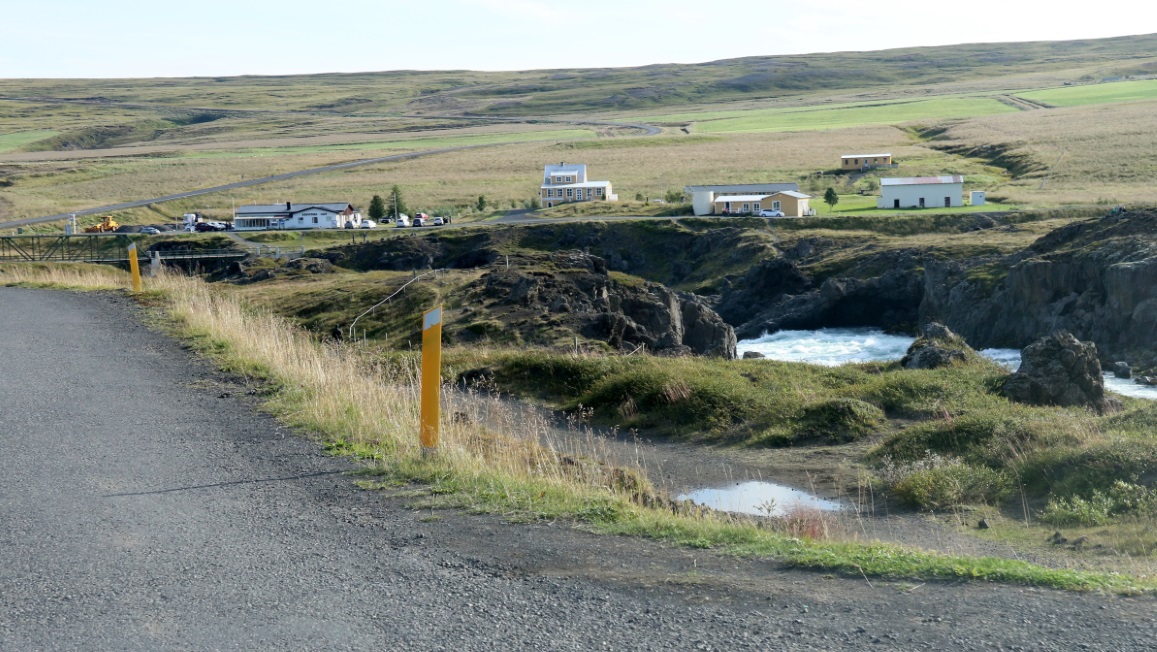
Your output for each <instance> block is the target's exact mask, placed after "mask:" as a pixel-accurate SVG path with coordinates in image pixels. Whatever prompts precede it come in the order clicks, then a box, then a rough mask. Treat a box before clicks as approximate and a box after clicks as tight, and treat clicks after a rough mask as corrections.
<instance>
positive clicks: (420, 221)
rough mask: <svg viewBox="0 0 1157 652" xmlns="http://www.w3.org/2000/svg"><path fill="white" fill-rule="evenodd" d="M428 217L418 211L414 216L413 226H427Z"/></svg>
mask: <svg viewBox="0 0 1157 652" xmlns="http://www.w3.org/2000/svg"><path fill="white" fill-rule="evenodd" d="M427 219H428V218H425V217H422V214H421V213H418V214H417V215H415V216H414V219H413V222H412V223H411V226H426V220H427Z"/></svg>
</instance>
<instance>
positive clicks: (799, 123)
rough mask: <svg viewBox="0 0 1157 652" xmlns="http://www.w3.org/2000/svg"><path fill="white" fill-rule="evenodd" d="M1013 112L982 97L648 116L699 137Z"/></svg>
mask: <svg viewBox="0 0 1157 652" xmlns="http://www.w3.org/2000/svg"><path fill="white" fill-rule="evenodd" d="M1015 111H1016V109H1014V108H1012V107H1010V106H1007V105H1005V104H1001V103H1000V102H998V101H996V100H995V99H992V98H987V97H942V98H935V99H928V100H913V101H903V102H880V103H857V104H839V105H828V106H810V107H793V108H781V109H752V110H747V111H712V112H705V113H679V114H669V115H658V116H651V117H649V118H647V119H649V120H653V121H655V122H693V123H695V130H696V131H697V132H702V133H728V132H758V131H815V130H825V129H841V128H845V127H860V126H866V125H889V124H900V123H903V122H913V121H918V120H926V121H933V120H946V119H953V118H972V117H977V116H983V115H993V114H997V113H1012V112H1015Z"/></svg>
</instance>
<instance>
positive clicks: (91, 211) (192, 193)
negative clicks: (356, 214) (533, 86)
mask: <svg viewBox="0 0 1157 652" xmlns="http://www.w3.org/2000/svg"><path fill="white" fill-rule="evenodd" d="M410 117H416V116H410ZM420 117H425V118H431V119H439V120H443V119H458V118H461V119H463V120H479V119H482V120H495V121H501V122H529V123H533V122H549V123H557V124H575V125H592V126H614V127H624V128H629V129H641V130H642V131H643V135H645V136H654V135H656V134H658V133H660V132H661V131H662V130H661V129H659V128H658V127H654V126H651V125H646V124H634V123H620V122H599V121H583V120H554V119H545V118H544V119H538V118H531V119H527V118H476V117H464V116H420ZM505 144H509V143H494V144H486V145H460V146H458V147H443V148H441V149H427V150H421V151H417V152H407V153H405V154H393V155H391V156H381V157H378V158H368V159H361V160H358V161H348V162H346V163H337V164H335V165H325V166H322V167H318V168H309V169H307V170H298V171H296V172H286V173H284V174H275V175H273V176H270V177H261V178H258V179H247V180H245V181H238V182H236V183H227V184H225V185H221V186H213V187H211V188H200V189H198V190H189V191H186V192H179V193H174V194H171V195H164V196H162V197H150V198H148V199H138V200H135V201H128V202H122V203H119V204H108V205H106V206H95V207H93V208H85V209H81V210H78V211H69V212H67V213H56V214H55V215H44V216H42V217H30V218H27V219H23V220H13V221H10V222H0V229H11V228H16V227H19V226H30V225H32V224H41V223H44V222H58V221H61V220H66V219H68V218H69V216H71V215H76V216H78V217H79V216H83V215H95V214H101V213H111V212H113V211H121V210H126V209H129V208H138V207H141V206H148V205H149V204H160V203H163V202H168V201H173V200H176V199H188V198H189V197H196V196H198V195H209V194H213V193H217V192H223V191H226V190H235V189H237V188H248V187H250V186H259V185H262V184H266V183H271V182H274V181H284V180H286V179H293V178H296V177H304V176H308V175H312V174H324V173H326V172H336V171H338V170H346V169H349V168H354V167H362V166H366V165H377V164H380V163H389V162H392V161H406V160H409V159H415V158H420V157H423V156H433V155H435V154H445V153H448V152H457V151H462V150H466V149H474V148H478V147H498V146H500V145H505Z"/></svg>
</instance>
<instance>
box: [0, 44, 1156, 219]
mask: <svg viewBox="0 0 1157 652" xmlns="http://www.w3.org/2000/svg"><path fill="white" fill-rule="evenodd" d="M1153 40H1154V39H1153V37H1135V38H1128V39H1112V40H1107V41H1091V42H1089V43H1047V44H1046V43H1036V44H1018V45H1008V46H1004V45H1001V46H992V45H988V46H954V47H951V48H932V49H911V50H899V51H886V52H879V53H845V54H834V55H814V56H807V57H779V58H775V57H771V58H752V59H744V60H737V61H734V62H726V63H716V64H712V65H709V66H708V65H704V66H652V67H648V68H641V69H624V70H603V71H532V72H524V73H469V72H452V73H451V72H447V73H373V74H368V73H367V74H361V75H341V76H335V77H327V76H324V75H318V76H302V77H286V78H261V77H252V78H237V79H231V78H221V79H189V80H161V81H158V82H155V83H148V84H142V83H140V82H138V81H134V80H111V81H109V80H102V81H101V82H99V83H97V82H93V81H86V80H0V97H5V98H8V99H0V221H5V220H9V219H17V218H25V217H34V216H38V215H45V214H51V213H60V212H68V211H70V210H81V209H84V208H89V207H92V206H96V205H101V204H110V203H116V202H121V201H128V200H132V199H139V198H142V197H149V196H159V195H164V194H169V193H172V192H175V191H178V190H185V189H196V188H203V187H207V186H211V185H217V184H224V183H229V182H233V181H239V180H244V179H251V178H254V177H259V176H268V175H273V174H279V173H283V172H288V171H291V170H296V169H304V168H310V167H316V166H320V165H325V164H329V163H336V162H342V161H348V160H352V159H357V158H369V157H373V156H375V155H383V154H391V153H396V152H401V151H406V150H409V149H420V148H438V147H446V146H454V145H478V144H485V145H489V146H491V147H488V148H482V149H478V150H472V151H466V152H457V153H453V154H447V155H445V156H439V157H437V158H432V159H424V160H419V161H408V162H405V163H399V164H390V165H382V166H377V167H374V168H361V169H354V170H348V171H344V172H341V173H335V174H328V175H322V176H317V177H308V178H303V179H300V180H294V181H285V182H279V183H275V184H267V185H263V186H260V187H255V188H250V189H245V190H240V191H237V192H231V193H228V195H227V196H226V195H224V194H222V195H218V196H204V197H199V198H196V199H193V200H188V201H181V202H171V203H169V204H165V205H163V206H154V207H149V208H144V209H136V210H133V211H126V212H124V213H123V214H118V215H117V219H118V220H119V221H121V222H123V223H126V224H143V223H153V222H157V221H171V219H172V218H173V217H174V216H177V215H180V214H181V213H183V212H189V211H198V212H202V213H205V214H207V215H210V216H212V217H214V218H226V217H228V216H230V215H231V214H232V208H233V206H235V205H237V204H240V203H252V202H257V203H274V202H281V201H285V200H287V199H290V200H292V199H297V200H301V199H308V200H313V199H324V200H331V199H336V200H337V201H343V200H344V201H350V202H352V203H354V205H355V206H358V207H364V206H365V205H366V203H368V200H369V197H371V196H372V195H373V194H383V193H384V192H385V191H386V190H387V189H388V188H389V187H390V186H392V185H394V184H398V185H401V186H403V187H404V188H405V190H406V192H407V193H408V197H409V198H410V199H412V203H413V204H414V205H415V208H416V209H419V210H426V211H427V212H433V211H435V210H442V209H445V210H454V211H455V212H458V213H463V212H466V211H468V210H469V207H470V206H472V205H473V204H474V203H475V202H476V200H477V198H478V196H479V195H485V196H486V198H487V200H488V201H489V203H490V205H491V207H492V208H491V209H490V210H491V211H495V210H502V209H507V208H517V207H521V206H523V205H524V204H526V203H527V202H528V200H529V199H530V198H531V196H533V195H534V194H535V192H536V187H537V185H538V178H539V174H540V171H541V169H542V166H543V165H544V164H547V163H555V162H558V161H560V160H569V161H581V162H584V163H587V164H588V166H589V170H590V172H591V174H592V176H594V177H595V178H599V179H609V180H611V181H612V182H613V183H614V187H615V190H616V192H618V194H619V195H620V196H621V197H623V198H624V199H626V200H633V199H634V198H635V197H637V196H641V197H644V198H646V197H651V198H658V197H663V196H664V195H666V194H667V193H668V192H669V191H672V190H675V191H677V190H680V189H681V188H683V187H684V186H686V185H693V184H707V183H754V182H768V181H796V182H798V183H799V184H800V186H801V189H802V190H804V191H805V192H808V193H811V194H813V195H817V196H818V195H820V194H822V193H823V191H824V190H826V189H827V188H828V187H834V188H835V189H836V190H837V192H839V193H841V194H843V195H852V194H856V193H858V192H859V191H862V190H867V191H869V192H872V193H874V192H875V187H876V186H875V183H876V181H877V179H878V177H879V176H880V175H881V174H883V175H894V176H900V175H902V176H920V175H926V174H963V175H964V176H965V179H966V190H972V189H983V190H987V191H988V193H989V197H990V199H991V200H993V201H995V202H1004V203H1005V204H1006V205H1009V206H1018V207H1023V208H1050V207H1059V206H1064V205H1067V204H1076V205H1081V206H1098V205H1108V204H1111V203H1115V202H1126V201H1127V202H1152V201H1154V200H1155V196H1154V193H1153V191H1152V190H1151V184H1150V183H1149V180H1150V179H1151V178H1152V177H1153V172H1154V170H1153V166H1152V157H1151V156H1149V152H1150V151H1151V149H1152V147H1151V146H1152V144H1153V143H1152V142H1151V140H1152V139H1151V135H1152V134H1153V133H1154V132H1155V130H1154V128H1153V127H1154V125H1153V124H1152V123H1153V120H1154V117H1153V116H1154V114H1155V112H1154V111H1152V107H1151V106H1149V101H1148V100H1145V99H1144V98H1147V97H1152V95H1153V93H1154V90H1153V89H1154V83H1153V82H1151V81H1130V82H1120V83H1104V84H1081V85H1077V86H1063V83H1064V82H1065V81H1071V80H1078V79H1082V78H1088V77H1090V76H1094V77H1095V76H1105V75H1109V74H1139V73H1141V72H1144V70H1145V69H1146V66H1149V65H1151V64H1152V61H1150V60H1151V59H1154V58H1155V57H1153V55H1151V54H1150V52H1151V48H1149V46H1150V44H1151V42H1152V41H1153ZM1090 44H1095V46H1094V45H1090ZM1114 56H1119V57H1120V60H1119V61H1116V62H1115V61H1114V60H1113V57H1114ZM917 64H918V65H917ZM866 70H871V71H872V72H871V74H866V73H865V71H866ZM913 70H919V73H918V74H913V73H912V71H913ZM902 71H903V72H904V74H903V75H901V74H900V73H901V72H902ZM853 72H854V73H855V74H854V75H853V74H852V73H853ZM853 78H854V79H855V80H856V81H855V82H854V83H853V81H852V79H853ZM98 87H99V88H98ZM1033 88H1037V89H1041V90H1037V91H1034V90H1032V89H1033ZM644 91H645V92H644ZM1010 93H1011V94H1019V95H1020V96H1023V97H1025V98H1030V99H1034V101H1040V102H1043V103H1046V104H1054V105H1058V106H1059V105H1065V104H1073V105H1074V106H1068V107H1066V108H1058V109H1050V110H1043V111H1023V110H1019V109H1018V108H1016V107H1014V106H1010V105H1008V104H1005V103H1002V102H1001V101H999V100H998V99H996V98H997V97H998V96H1001V95H1007V94H1010ZM32 97H36V98H39V99H37V100H35V101H33V100H30V99H27V98H32ZM94 98H95V99H94ZM319 98H323V99H319ZM674 107H679V110H678V111H674V110H672V109H673V108H674ZM1020 108H1021V109H1023V108H1025V107H1023V106H1022V107H1020ZM474 110H477V111H480V112H482V113H486V112H491V113H497V114H513V113H518V112H521V113H523V114H526V113H532V112H533V113H538V114H550V113H554V114H565V115H570V116H577V115H580V114H581V117H584V118H590V117H592V116H595V117H598V116H613V117H616V118H619V119H640V117H641V116H643V117H649V118H651V119H656V120H664V121H669V123H668V124H669V125H670V126H669V127H668V128H667V130H666V133H664V134H663V135H662V136H659V137H653V138H639V137H634V136H632V135H631V132H629V131H624V130H620V129H614V128H610V127H607V128H603V127H590V128H587V127H576V126H573V125H567V124H546V123H537V124H510V123H499V124H495V123H493V122H486V121H484V120H481V119H479V118H476V117H475V118H468V119H463V120H454V119H451V118H448V117H430V118H418V117H414V115H412V114H417V113H426V114H428V115H432V116H438V115H442V114H451V115H452V114H462V113H463V112H466V111H474ZM636 133H637V132H636ZM869 150H872V151H880V150H883V151H890V152H892V153H893V154H894V155H895V156H896V158H897V160H899V161H900V164H901V165H900V168H899V169H896V170H887V171H882V172H877V173H872V174H868V175H864V176H860V175H829V174H825V175H820V174H819V173H821V172H823V173H826V172H830V171H831V170H833V168H835V167H836V165H837V161H838V160H839V156H841V155H843V154H847V153H848V152H857V151H869ZM1009 156H1015V157H1016V165H1009V161H1008V160H1007V159H1008V157H1009ZM448 171H452V172H448ZM817 207H818V204H817ZM821 209H822V207H821ZM841 209H842V210H847V209H848V206H847V205H845V206H844V207H841ZM624 210H627V208H626V207H619V208H616V210H613V211H610V212H611V213H622V212H623V211H624Z"/></svg>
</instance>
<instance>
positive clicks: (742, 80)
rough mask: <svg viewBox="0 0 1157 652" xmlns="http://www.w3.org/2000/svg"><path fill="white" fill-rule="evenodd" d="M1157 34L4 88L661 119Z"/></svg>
mask: <svg viewBox="0 0 1157 652" xmlns="http://www.w3.org/2000/svg"><path fill="white" fill-rule="evenodd" d="M1155 53H1157V35H1146V36H1130V37H1121V38H1113V39H1099V40H1083V41H1056V42H1030V43H1000V44H970V45H954V46H944V47H933V48H904V49H895V50H881V51H875V52H840V53H829V54H809V55H792V56H767V57H747V58H743V59H730V60H723V61H713V62H708V63H700V64H660V65H651V66H643V67H638V68H614V69H607V68H598V69H574V70H538V71H526V72H470V71H436V72H420V71H394V72H379V73H357V74H326V75H301V76H282V77H260V76H245V77H215V78H187V79H148V80H132V79H125V80H19V79H14V80H0V98H5V99H12V98H35V99H36V100H37V101H45V100H49V101H68V102H76V103H85V104H91V105H98V106H99V105H108V104H119V105H122V106H123V105H130V106H133V107H134V108H138V109H145V108H150V107H155V106H157V105H163V106H166V107H181V108H184V109H186V110H188V109H202V108H211V109H213V110H216V111H254V110H262V111H284V110H292V111H307V112H317V113H329V114H333V113H338V114H345V115H372V114H380V113H426V114H440V113H446V114H461V113H477V114H482V115H494V116H522V115H556V114H574V113H584V114H589V113H598V112H609V111H638V110H654V109H655V108H659V107H678V106H687V105H696V104H705V103H718V102H728V101H735V100H752V99H766V98H782V97H793V96H799V95H806V94H812V93H817V92H821V93H825V94H833V93H835V92H840V91H852V90H873V89H876V90H879V89H886V90H887V91H888V92H897V91H903V90H904V89H906V88H910V87H917V86H929V85H937V84H972V85H974V86H976V87H979V88H984V89H989V90H991V89H999V88H1025V87H1028V86H1032V85H1037V86H1047V85H1060V84H1061V83H1062V82H1063V81H1078V80H1082V79H1083V80H1086V81H1092V80H1099V79H1102V78H1107V77H1121V76H1127V75H1151V74H1155V73H1157V54H1155Z"/></svg>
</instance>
